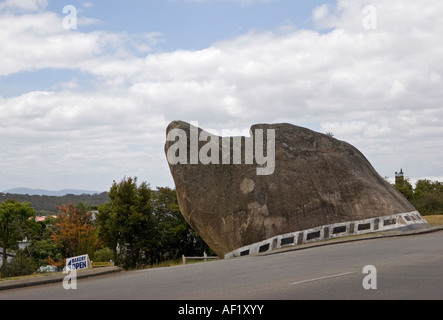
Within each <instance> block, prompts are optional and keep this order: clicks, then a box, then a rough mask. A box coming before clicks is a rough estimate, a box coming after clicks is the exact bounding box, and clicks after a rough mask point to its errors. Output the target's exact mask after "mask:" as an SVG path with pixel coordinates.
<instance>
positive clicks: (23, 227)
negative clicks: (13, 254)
mask: <svg viewBox="0 0 443 320" xmlns="http://www.w3.org/2000/svg"><path fill="white" fill-rule="evenodd" d="M33 218H35V212H34V209H33V208H32V207H31V206H30V205H29V204H28V203H21V202H18V201H17V200H6V201H4V202H2V203H1V204H0V245H1V246H2V248H3V250H2V259H3V265H2V269H3V270H2V271H3V273H4V274H5V273H6V272H5V269H6V267H7V263H6V261H7V250H8V249H12V250H17V249H18V244H19V242H20V241H22V240H24V239H25V238H26V237H27V236H29V235H30V234H31V230H32V226H33V225H34V224H35V219H33Z"/></svg>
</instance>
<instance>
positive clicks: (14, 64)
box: [0, 0, 443, 191]
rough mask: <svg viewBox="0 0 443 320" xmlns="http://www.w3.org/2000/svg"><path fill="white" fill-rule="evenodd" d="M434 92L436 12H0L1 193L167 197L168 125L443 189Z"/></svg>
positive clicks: (358, 1)
mask: <svg viewBox="0 0 443 320" xmlns="http://www.w3.org/2000/svg"><path fill="white" fill-rule="evenodd" d="M67 6H68V7H67ZM64 9H65V10H64ZM68 9H70V10H68ZM73 9H74V10H73ZM442 77H443V2H442V1H441V0H423V1H413V0H336V1H327V0H324V1H301V0H288V1H286V0H164V1H160V0H158V1H156V0H153V1H142V0H131V1H110V0H106V1H105V0H101V1H71V0H69V1H66V2H65V1H60V0H58V1H51V0H5V1H0V154H1V156H0V191H2V190H7V189H11V188H15V187H28V188H39V189H48V190H61V189H83V190H94V191H108V190H109V188H110V186H111V185H112V182H113V181H120V180H121V179H123V178H124V177H138V179H139V181H146V182H148V183H149V184H150V185H151V187H152V188H155V187H164V186H169V187H172V188H173V187H174V182H173V180H172V176H171V173H170V171H169V168H168V164H167V160H166V157H165V153H164V143H165V140H166V127H167V125H168V124H169V123H170V122H171V121H173V120H183V121H187V122H191V121H194V122H198V124H199V126H200V127H202V128H203V129H215V130H217V131H218V132H221V131H222V130H240V131H244V130H248V129H249V128H250V126H251V125H253V124H256V123H281V122H285V123H292V124H294V125H299V126H303V127H306V128H309V129H312V130H315V131H318V132H322V133H326V132H331V133H333V134H334V137H336V138H337V139H340V140H344V141H346V142H348V143H350V144H352V145H354V146H355V147H356V148H357V149H359V150H360V151H361V152H362V153H363V154H364V155H365V156H366V157H367V158H368V160H369V161H370V162H371V164H372V165H373V166H374V168H375V169H376V170H377V172H378V173H379V174H380V175H381V176H383V177H389V178H393V177H394V173H395V171H400V169H403V171H404V172H405V175H406V177H408V178H410V179H411V181H415V180H416V179H424V178H426V179H431V180H439V181H442V180H443V166H442V162H443V125H442V120H443V78H442Z"/></svg>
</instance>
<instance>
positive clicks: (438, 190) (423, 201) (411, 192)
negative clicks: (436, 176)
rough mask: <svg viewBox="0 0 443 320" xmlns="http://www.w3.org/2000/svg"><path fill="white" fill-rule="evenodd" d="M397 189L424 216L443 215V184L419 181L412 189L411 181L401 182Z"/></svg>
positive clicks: (396, 185)
mask: <svg viewBox="0 0 443 320" xmlns="http://www.w3.org/2000/svg"><path fill="white" fill-rule="evenodd" d="M395 188H396V189H397V190H398V191H399V192H400V193H401V194H403V196H404V197H405V198H406V199H408V200H409V201H410V202H411V204H412V205H413V206H414V207H415V208H416V209H417V210H418V211H419V212H420V213H421V214H422V215H437V214H443V183H442V182H438V181H430V180H419V181H417V183H416V185H415V189H414V188H413V187H412V185H411V183H410V182H409V180H407V179H405V180H400V181H398V182H397V183H396V184H395Z"/></svg>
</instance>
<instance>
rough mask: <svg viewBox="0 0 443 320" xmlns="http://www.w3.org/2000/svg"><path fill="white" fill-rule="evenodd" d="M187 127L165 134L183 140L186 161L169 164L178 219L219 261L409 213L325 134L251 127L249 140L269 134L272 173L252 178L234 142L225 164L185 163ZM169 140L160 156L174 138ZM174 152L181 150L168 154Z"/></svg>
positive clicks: (358, 159)
mask: <svg viewBox="0 0 443 320" xmlns="http://www.w3.org/2000/svg"><path fill="white" fill-rule="evenodd" d="M192 128H193V127H192V126H190V124H188V123H186V122H182V121H174V122H172V123H170V125H169V126H168V128H167V133H169V132H171V130H173V129H178V130H179V131H180V132H184V133H185V134H186V137H187V141H186V142H187V150H186V151H187V154H186V155H185V156H186V160H187V161H182V162H186V163H177V164H171V161H169V166H170V170H171V173H172V176H173V179H174V182H175V186H176V191H177V196H178V201H179V205H180V209H181V212H182V214H183V216H184V218H185V219H186V221H187V222H188V223H189V224H190V225H191V226H192V227H193V228H194V229H195V230H196V231H197V232H198V233H199V234H200V235H201V237H202V238H203V239H204V240H205V241H206V243H207V244H208V245H209V246H210V247H211V248H212V249H213V250H214V252H215V253H216V254H217V255H219V256H221V257H223V256H224V255H225V254H226V253H228V252H230V251H232V250H235V249H237V248H239V247H242V246H245V245H249V244H251V243H255V242H259V241H262V240H264V239H267V238H270V237H273V236H276V235H280V234H284V233H289V232H294V231H298V230H305V229H310V228H315V227H318V226H322V225H327V224H333V223H339V222H345V221H355V220H362V219H368V218H374V217H380V216H387V215H392V214H398V213H405V212H411V211H415V210H416V209H415V208H414V207H413V206H412V205H411V204H410V203H409V202H408V201H407V200H406V199H405V198H404V197H403V196H402V195H401V194H400V193H399V192H397V191H396V190H395V189H394V188H393V187H392V186H391V185H390V184H389V183H388V182H387V181H385V180H384V179H383V178H382V177H380V175H379V174H378V173H377V172H376V171H375V170H374V168H373V167H372V166H371V164H370V163H369V161H368V160H367V159H366V158H365V157H364V156H363V154H362V153H360V152H359V151H358V150H357V149H356V148H354V147H353V146H351V145H350V144H348V143H346V142H343V141H339V140H337V139H335V138H333V137H330V136H328V135H324V134H321V133H317V132H314V131H311V130H309V129H306V128H302V127H298V126H294V125H291V124H271V125H268V124H259V125H254V126H252V127H251V134H252V135H254V134H255V133H256V132H257V131H256V129H262V130H263V132H268V130H269V129H271V130H272V129H273V130H275V169H274V170H273V173H272V174H269V175H258V174H257V167H259V165H257V163H255V162H254V163H252V164H247V163H248V162H247V161H246V160H245V153H247V151H246V152H245V150H243V151H244V152H243V155H242V161H241V163H240V164H234V163H235V161H234V159H233V146H234V143H232V144H231V146H230V151H231V152H230V158H229V159H230V160H231V161H230V162H229V164H202V163H200V161H199V163H198V164H190V163H191V162H192V161H191V157H192V147H191V145H192V143H193V141H192V133H191V129H192ZM194 129H195V127H194ZM197 132H198V133H199V136H200V135H201V134H202V133H204V134H205V132H204V131H202V130H201V129H198V131H197ZM209 136H210V137H212V139H211V141H216V142H218V146H219V147H218V151H219V152H220V159H222V157H223V155H222V145H223V142H222V138H221V137H216V136H211V135H209ZM265 136H266V135H265ZM205 137H206V136H205ZM241 139H242V146H244V145H245V143H246V140H245V137H242V138H241ZM169 140H172V141H168V139H167V141H166V144H165V152H166V154H167V155H168V150H169V149H170V148H171V146H174V145H175V147H177V141H178V140H179V139H177V138H176V139H169ZM207 141H209V140H205V141H200V142H198V150H201V149H202V148H204V147H205V146H206V147H208V142H207ZM231 141H233V140H231ZM268 142H269V141H268ZM171 150H175V149H174V147H173V149H171ZM205 150H207V149H205ZM265 150H266V147H265ZM194 151H195V149H194ZM268 151H269V150H268ZM179 152H182V153H183V152H184V149H180V150H179V151H177V150H176V152H175V153H174V155H178V153H179ZM268 154H269V153H268ZM182 156H183V154H182ZM183 159H185V158H182V160H183ZM213 159H215V158H213ZM168 160H170V154H169V156H168ZM194 160H195V158H194ZM194 163H195V162H194ZM220 163H221V162H220ZM236 163H238V162H236Z"/></svg>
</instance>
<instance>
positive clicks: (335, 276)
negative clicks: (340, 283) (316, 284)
mask: <svg viewBox="0 0 443 320" xmlns="http://www.w3.org/2000/svg"><path fill="white" fill-rule="evenodd" d="M353 273H355V272H345V273H339V274H333V275H330V276H326V277H320V278H314V279H308V280H301V281H296V282H293V283H291V285H295V284H301V283H306V282H313V281H319V280H324V279H330V278H337V277H342V276H347V275H349V274H353Z"/></svg>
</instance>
